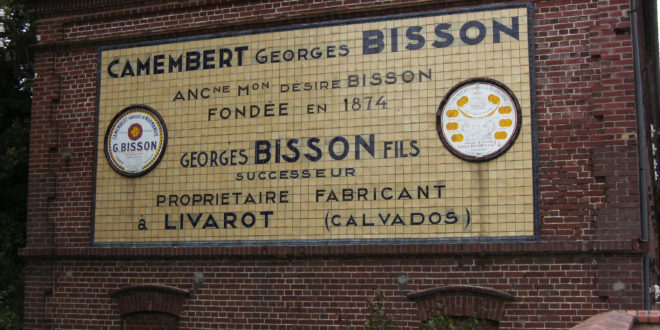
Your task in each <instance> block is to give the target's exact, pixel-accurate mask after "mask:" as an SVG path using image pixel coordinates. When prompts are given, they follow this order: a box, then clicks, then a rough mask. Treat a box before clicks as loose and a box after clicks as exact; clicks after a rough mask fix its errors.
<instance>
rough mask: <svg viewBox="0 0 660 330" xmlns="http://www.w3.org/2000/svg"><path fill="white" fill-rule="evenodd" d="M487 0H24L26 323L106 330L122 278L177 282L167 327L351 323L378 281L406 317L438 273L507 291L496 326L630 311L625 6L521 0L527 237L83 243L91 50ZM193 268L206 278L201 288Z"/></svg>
mask: <svg viewBox="0 0 660 330" xmlns="http://www.w3.org/2000/svg"><path fill="white" fill-rule="evenodd" d="M490 3H493V2H490V1H443V2H437V1H426V0H422V1H366V0H362V1H358V0H355V1H349V0H344V1H247V0H243V1H211V0H208V1H204V0H199V1H164V2H162V1H147V0H135V1H106V0H94V1H77V0H68V1H46V0H42V1H36V2H35V3H34V4H33V12H34V14H35V15H36V16H37V19H38V20H37V28H38V34H39V36H40V42H39V44H38V45H36V46H35V47H36V48H35V49H36V54H37V55H36V60H35V72H36V73H37V76H36V78H35V83H34V98H33V110H32V132H31V141H30V182H29V184H30V190H29V212H28V213H29V214H28V218H29V219H28V237H27V242H28V243H27V247H26V249H25V250H24V255H25V256H26V259H27V264H28V268H27V274H26V283H27V286H26V302H25V315H26V327H27V328H49V327H53V328H58V329H60V328H61V329H64V328H71V329H75V328H102V327H103V328H105V327H108V326H110V327H114V328H118V327H119V326H120V325H121V317H120V316H119V315H120V311H119V306H118V302H117V299H116V298H113V297H111V292H113V291H115V290H117V289H121V288H122V287H127V286H135V285H166V286H170V287H176V288H179V289H184V290H188V291H189V292H190V297H188V298H186V300H185V302H184V306H183V307H184V308H183V312H182V313H181V314H180V315H178V321H177V319H174V320H173V319H172V318H171V317H170V316H164V317H163V318H162V319H161V320H160V321H162V322H179V326H180V327H181V328H199V327H208V328H218V327H220V328H222V327H242V326H247V325H253V326H255V327H256V326H257V325H259V326H261V325H263V326H264V327H266V326H268V325H275V326H278V327H282V328H290V327H295V326H301V327H311V326H330V325H333V326H338V325H349V326H354V327H359V326H360V325H362V324H363V323H364V320H365V318H366V313H367V310H368V304H369V301H370V299H372V298H373V297H374V292H375V291H381V292H383V293H384V295H385V297H386V299H387V301H388V302H387V304H386V306H387V308H388V311H389V312H391V313H392V315H393V318H394V320H395V321H396V323H397V324H398V325H400V326H408V327H415V326H417V325H418V324H419V319H420V318H419V310H418V308H417V307H416V305H415V303H414V302H413V301H411V300H410V299H408V298H407V296H406V295H407V294H410V293H414V292H419V291H423V290H427V289H430V288H434V287H440V286H447V285H474V286H481V287H489V288H494V289H497V290H501V291H505V292H509V293H511V294H512V295H513V296H514V299H513V301H511V302H507V303H506V307H505V311H504V313H503V316H502V319H501V320H500V326H501V327H503V328H511V329H518V328H565V327H569V326H572V325H574V324H576V323H577V322H580V321H583V320H584V319H586V318H587V317H589V316H590V315H594V314H596V313H599V312H602V311H604V310H608V309H636V308H641V303H642V256H643V254H644V253H645V252H649V251H648V245H647V244H639V243H638V242H637V240H638V239H639V237H640V221H639V209H638V206H637V205H638V198H639V196H638V188H637V158H636V157H637V153H636V147H637V146H636V141H637V140H636V127H635V108H634V106H635V104H634V85H633V58H632V42H631V32H630V18H629V16H628V15H629V14H628V9H629V1H628V0H599V1H587V0H572V1H569V0H566V1H534V2H533V5H534V23H533V26H534V30H535V33H534V46H535V57H534V69H535V71H534V79H535V80H536V90H535V94H536V105H537V107H536V109H535V111H536V118H537V126H538V158H539V163H538V173H539V192H540V227H539V229H540V236H539V240H538V241H534V242H501V243H471V244H438V245H422V246H418V245H401V246H387V247H383V246H362V245H357V246H308V247H305V246H300V247H266V248H260V247H178V248H156V247H154V248H148V247H135V248H116V249H113V248H96V247H89V242H90V230H91V221H90V220H91V208H92V202H93V190H94V187H93V175H94V158H95V152H96V144H95V143H96V141H95V129H96V128H95V127H96V121H95V111H96V109H95V104H96V88H97V86H96V70H97V68H96V65H97V62H96V61H97V60H96V56H97V47H98V46H104V45H112V44H116V43H125V42H128V41H146V40H153V39H162V38H170V37H181V36H191V35H198V34H205V33H214V32H221V31H231V30H242V29H246V28H255V27H264V26H273V25H288V24H294V23H303V22H308V21H319V20H333V19H345V18H354V17H365V16H378V15H384V14H392V13H401V12H418V11H424V10H436V9H445V8H458V7H468V6H473V5H482V4H490ZM651 236H652V237H656V236H657V234H654V233H652V234H651ZM650 253H651V255H652V258H653V259H655V256H656V251H650ZM195 273H201V274H203V283H202V284H201V285H199V286H198V287H197V285H195V284H193V279H194V277H195ZM400 276H403V277H400ZM400 278H403V279H408V280H407V282H406V283H405V285H403V284H401V283H400V281H399V280H398V279H400ZM656 280H657V279H652V281H653V282H655V281H656ZM404 282H405V281H404ZM131 320H132V321H131V322H138V323H136V324H139V322H141V321H140V317H139V316H136V317H134V318H132V319H131ZM145 322H149V321H145Z"/></svg>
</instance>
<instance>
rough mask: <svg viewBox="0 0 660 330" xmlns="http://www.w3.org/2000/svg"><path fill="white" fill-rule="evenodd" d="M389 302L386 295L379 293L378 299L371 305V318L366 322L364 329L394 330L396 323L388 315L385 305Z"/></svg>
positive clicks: (375, 298)
mask: <svg viewBox="0 0 660 330" xmlns="http://www.w3.org/2000/svg"><path fill="white" fill-rule="evenodd" d="M386 303H387V300H386V299H385V295H384V294H383V293H382V292H380V291H378V292H376V297H374V299H373V300H372V301H371V303H370V304H369V316H368V317H367V320H366V321H365V322H364V327H365V328H367V329H394V321H392V318H391V317H390V316H389V315H388V314H387V311H386V310H385V304H386Z"/></svg>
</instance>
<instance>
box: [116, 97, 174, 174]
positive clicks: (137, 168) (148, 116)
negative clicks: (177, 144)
mask: <svg viewBox="0 0 660 330" xmlns="http://www.w3.org/2000/svg"><path fill="white" fill-rule="evenodd" d="M166 146H167V128H166V127H165V122H164V121H163V118H162V117H161V116H160V115H159V114H158V112H156V110H154V109H152V108H150V107H147V106H145V105H135V106H130V107H128V108H126V109H124V110H122V111H121V112H119V113H118V114H117V115H116V116H115V118H114V119H112V122H111V123H110V126H109V127H108V130H107V131H106V133H105V156H106V158H107V159H108V163H110V167H112V169H114V170H115V171H117V172H118V173H119V174H121V175H124V176H129V177H133V176H140V175H144V174H146V173H147V172H149V171H151V170H152V169H153V168H154V167H156V165H158V162H159V161H160V159H161V158H162V157H163V155H164V154H165V147H166Z"/></svg>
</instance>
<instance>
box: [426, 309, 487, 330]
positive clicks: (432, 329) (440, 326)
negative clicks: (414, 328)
mask: <svg viewBox="0 0 660 330" xmlns="http://www.w3.org/2000/svg"><path fill="white" fill-rule="evenodd" d="M447 314H448V312H447V306H445V307H444V308H443V309H442V311H440V308H438V307H436V308H433V309H432V310H431V311H429V312H428V313H427V315H428V318H427V319H426V320H424V321H422V324H421V325H420V329H422V330H445V329H447V330H457V329H462V330H475V329H481V328H482V327H484V326H486V321H485V320H484V319H483V318H480V317H479V316H478V315H477V313H476V312H475V313H474V314H473V315H472V317H470V318H466V319H462V320H459V319H456V318H454V317H452V316H448V315H447Z"/></svg>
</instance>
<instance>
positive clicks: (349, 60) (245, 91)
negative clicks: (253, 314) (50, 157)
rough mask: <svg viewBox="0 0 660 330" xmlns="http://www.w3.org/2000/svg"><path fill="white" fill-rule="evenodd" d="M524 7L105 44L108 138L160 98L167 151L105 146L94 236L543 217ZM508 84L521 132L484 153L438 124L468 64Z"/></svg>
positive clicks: (473, 232) (435, 230)
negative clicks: (108, 150) (147, 162)
mask: <svg viewBox="0 0 660 330" xmlns="http://www.w3.org/2000/svg"><path fill="white" fill-rule="evenodd" d="M527 19H528V18H527V16H526V9H525V8H511V9H500V10H483V11H472V12H464V13H456V14H447V15H438V16H423V17H414V18H406V19H391V20H383V21H372V22H363V23H351V24H343V25H333V26H323V27H315V28H301V29H297V30H289V31H278V32H264V33H257V34H245V35H237V36H230V37H223V38H210V39H199V40H188V41H172V42H168V43H163V44H150V45H142V46H140V45H138V46H134V47H126V48H118V49H106V50H103V51H102V52H101V67H102V70H101V76H100V84H101V88H100V95H99V98H100V102H99V133H98V134H99V136H98V137H99V141H104V136H105V133H106V129H107V127H108V126H109V125H110V122H111V120H112V118H113V117H114V116H115V115H116V114H117V113H118V112H120V111H121V110H122V109H125V108H126V107H128V106H130V105H135V104H144V105H147V106H149V107H151V108H153V109H155V110H156V111H158V113H159V114H160V115H161V116H162V117H163V120H164V122H165V124H166V126H167V130H168V141H167V149H166V151H165V155H164V157H163V158H162V160H161V162H160V163H159V164H158V166H157V167H156V168H155V169H154V170H153V171H151V172H149V173H148V174H147V175H144V176H141V177H137V178H128V177H123V176H121V175H120V174H118V173H117V172H115V171H113V170H112V169H111V168H110V166H109V165H108V162H107V160H106V158H105V154H104V145H103V143H102V142H101V143H99V145H98V151H97V154H98V159H99V161H98V165H97V182H96V187H97V188H96V196H95V198H96V204H95V205H96V211H95V221H94V242H95V243H150V242H151V243H158V242H160V243H163V242H165V243H167V242H177V243H185V242H233V241H289V240H323V241H326V240H340V239H341V240H378V239H447V238H481V237H484V238H489V237H509V236H531V235H533V230H534V207H533V200H534V199H533V178H532V177H533V175H532V173H533V170H532V166H533V165H532V131H531V121H532V118H530V113H531V109H530V106H531V104H532V102H531V101H532V100H531V99H530V90H531V86H530V81H529V75H530V71H529V70H530V69H529V52H530V50H529V49H528V47H529V40H527V35H528V32H527V30H528V23H527ZM476 77H487V78H490V79H494V80H496V81H499V82H501V83H502V84H504V85H506V86H507V87H508V88H509V89H511V91H512V92H513V94H514V95H515V97H516V98H517V100H518V101H519V103H520V105H521V111H522V121H521V127H520V134H519V135H518V137H517V139H516V141H515V143H514V144H513V145H512V147H511V148H510V149H509V150H508V151H507V152H506V153H504V154H503V155H502V156H500V157H498V158H496V159H494V160H490V161H487V162H479V163H474V162H468V161H464V160H461V159H459V158H457V157H456V156H454V155H452V154H451V153H450V152H449V151H448V150H447V148H446V147H445V146H444V145H443V143H442V141H441V140H440V137H439V135H438V130H437V127H436V122H437V121H436V118H437V113H438V108H439V106H440V103H441V102H442V100H443V98H444V97H445V95H446V94H447V93H448V91H449V90H450V89H451V88H452V87H453V86H455V85H456V84H458V83H460V82H462V81H465V80H467V79H471V78H476Z"/></svg>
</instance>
